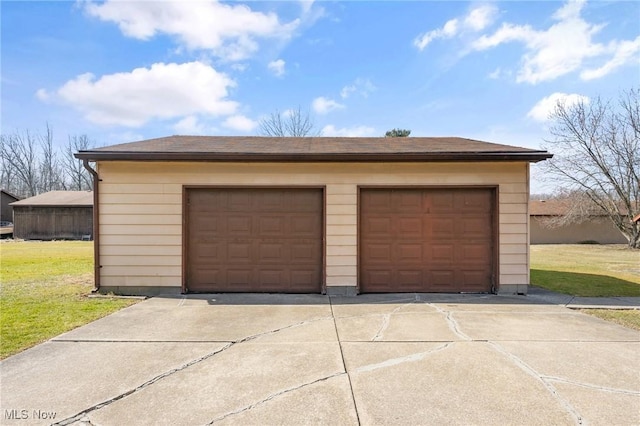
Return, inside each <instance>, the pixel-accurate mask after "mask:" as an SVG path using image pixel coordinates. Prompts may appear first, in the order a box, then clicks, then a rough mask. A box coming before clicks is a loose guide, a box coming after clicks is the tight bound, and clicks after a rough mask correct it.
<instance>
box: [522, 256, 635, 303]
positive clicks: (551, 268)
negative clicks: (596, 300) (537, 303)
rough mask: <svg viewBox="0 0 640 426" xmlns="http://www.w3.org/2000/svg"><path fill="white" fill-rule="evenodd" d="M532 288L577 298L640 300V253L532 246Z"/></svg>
mask: <svg viewBox="0 0 640 426" xmlns="http://www.w3.org/2000/svg"><path fill="white" fill-rule="evenodd" d="M531 284H533V285H536V286H539V287H543V288H546V289H548V290H552V291H557V292H559V293H565V294H570V295H573V296H587V297H598V296H640V250H631V249H628V248H627V247H626V246H623V245H581V244H566V245H564V244H562V245H532V246H531Z"/></svg>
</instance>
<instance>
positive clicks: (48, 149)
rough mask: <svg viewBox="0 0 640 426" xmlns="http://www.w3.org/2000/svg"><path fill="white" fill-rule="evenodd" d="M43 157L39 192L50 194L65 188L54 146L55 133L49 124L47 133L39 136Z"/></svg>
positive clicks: (40, 168) (40, 167) (41, 158)
mask: <svg viewBox="0 0 640 426" xmlns="http://www.w3.org/2000/svg"><path fill="white" fill-rule="evenodd" d="M39 139H40V149H41V156H40V161H39V165H38V169H39V176H38V186H39V187H38V192H49V191H54V190H57V189H63V188H64V182H63V177H62V173H61V170H60V164H59V161H58V155H57V153H56V151H55V149H54V145H53V132H52V131H51V127H49V125H48V124H47V129H46V133H45V134H44V135H41V136H39Z"/></svg>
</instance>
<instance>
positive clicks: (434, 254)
mask: <svg viewBox="0 0 640 426" xmlns="http://www.w3.org/2000/svg"><path fill="white" fill-rule="evenodd" d="M455 253H456V248H455V246H454V245H453V244H434V245H432V246H431V258H430V259H429V260H430V263H438V262H439V263H445V264H449V265H451V264H453V262H454V261H455Z"/></svg>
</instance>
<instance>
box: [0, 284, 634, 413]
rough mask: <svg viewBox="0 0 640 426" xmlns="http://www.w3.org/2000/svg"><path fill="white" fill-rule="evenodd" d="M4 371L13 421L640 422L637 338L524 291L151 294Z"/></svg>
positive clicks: (7, 364) (5, 399)
mask: <svg viewBox="0 0 640 426" xmlns="http://www.w3.org/2000/svg"><path fill="white" fill-rule="evenodd" d="M0 366H1V373H2V377H1V378H2V382H1V383H2V395H1V396H2V399H1V403H0V406H1V410H2V412H1V415H2V419H1V421H0V423H2V424H7V425H12V424H16V425H27V424H51V423H58V424H86V425H89V424H94V425H138V424H142V425H144V424H148V425H162V424H166V425H205V424H240V425H252V424H254V425H258V424H259V425H265V424H287V425H298V424H331V425H356V424H362V425H377V424H379V425H402V424H407V425H418V424H438V425H440V424H465V425H466V424H477V425H485V424H486V425H497V424H500V425H551V424H556V425H558V424H568V425H571V424H590V425H597V424H601V425H637V424H640V333H638V332H636V331H633V330H630V329H627V328H624V327H621V326H618V325H615V324H612V323H608V322H605V321H602V320H600V319H597V318H595V317H591V316H588V315H585V314H582V313H579V312H577V311H572V310H570V309H567V308H565V307H563V306H558V305H554V304H547V303H543V302H540V301H538V302H535V301H534V300H533V299H531V298H529V297H501V296H494V295H424V294H418V295H416V294H401V295H368V296H367V295H365V296H358V297H355V298H328V297H326V296H320V295H317V296H313V295H300V296H296V295H233V294H226V295H202V296H188V297H166V298H163V297H156V298H152V299H149V300H146V301H144V302H141V303H139V304H137V305H135V306H132V307H129V308H126V309H124V310H122V311H120V312H118V313H115V314H113V315H111V316H109V317H106V318H104V319H102V320H99V321H96V322H94V323H91V324H89V325H87V326H84V327H81V328H78V329H76V330H73V331H71V332H69V333H66V334H63V335H61V336H59V337H57V338H55V339H53V340H51V341H49V342H46V343H44V344H42V345H39V346H37V347H34V348H32V349H30V350H27V351H25V352H23V353H21V354H18V355H16V356H13V357H11V358H9V359H7V360H5V361H3V362H2V363H1V365H0Z"/></svg>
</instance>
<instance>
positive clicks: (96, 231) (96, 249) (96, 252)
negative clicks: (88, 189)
mask: <svg viewBox="0 0 640 426" xmlns="http://www.w3.org/2000/svg"><path fill="white" fill-rule="evenodd" d="M82 164H83V165H84V168H85V169H87V171H88V172H89V173H91V176H92V177H93V179H92V181H93V274H94V283H95V288H94V289H93V293H96V292H98V291H99V290H100V224H99V218H100V203H99V201H98V200H99V197H98V194H99V188H100V186H99V185H98V182H99V181H100V177H99V176H98V172H96V171H95V170H94V169H93V168H91V166H90V165H89V160H87V159H83V160H82Z"/></svg>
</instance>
